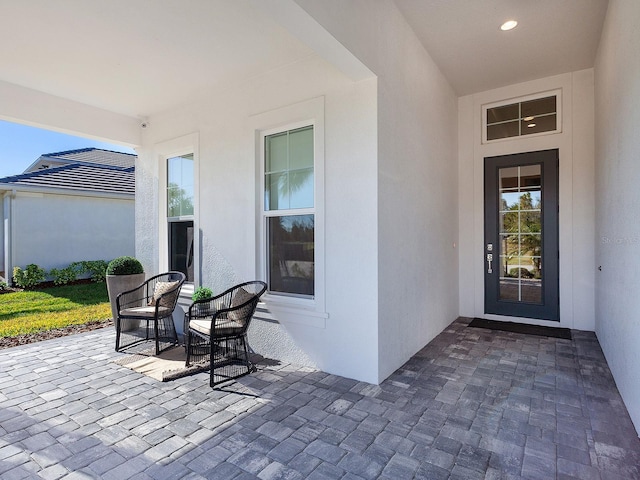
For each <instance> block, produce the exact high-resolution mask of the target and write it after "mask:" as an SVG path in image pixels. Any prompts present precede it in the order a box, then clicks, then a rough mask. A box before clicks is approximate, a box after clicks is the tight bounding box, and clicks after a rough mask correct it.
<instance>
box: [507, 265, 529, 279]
mask: <svg viewBox="0 0 640 480" xmlns="http://www.w3.org/2000/svg"><path fill="white" fill-rule="evenodd" d="M509 276H510V277H514V278H533V273H531V272H530V271H529V270H527V269H526V268H523V267H519V268H517V267H516V268H512V269H510V270H509Z"/></svg>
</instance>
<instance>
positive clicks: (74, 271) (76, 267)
mask: <svg viewBox="0 0 640 480" xmlns="http://www.w3.org/2000/svg"><path fill="white" fill-rule="evenodd" d="M80 273H82V265H81V264H80V263H79V262H74V263H72V264H71V265H69V266H68V267H65V268H60V269H58V268H52V269H51V271H50V272H49V276H50V277H53V283H54V284H56V285H66V284H67V283H69V282H74V281H75V280H76V279H77V278H78V275H79V274H80Z"/></svg>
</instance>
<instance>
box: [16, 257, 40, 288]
mask: <svg viewBox="0 0 640 480" xmlns="http://www.w3.org/2000/svg"><path fill="white" fill-rule="evenodd" d="M45 278H46V274H45V272H44V269H43V268H40V267H39V266H38V265H36V264H35V263H30V264H29V265H27V269H26V270H23V269H22V268H20V267H14V268H13V280H14V282H15V283H16V285H18V286H19V287H21V288H31V287H34V286H36V285H37V284H38V283H40V282H44V279H45Z"/></svg>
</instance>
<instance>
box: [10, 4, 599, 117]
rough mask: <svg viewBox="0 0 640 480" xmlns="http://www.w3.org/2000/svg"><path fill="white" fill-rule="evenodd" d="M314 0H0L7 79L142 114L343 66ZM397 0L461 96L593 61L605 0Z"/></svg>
mask: <svg viewBox="0 0 640 480" xmlns="http://www.w3.org/2000/svg"><path fill="white" fill-rule="evenodd" d="M314 1H320V0H298V1H297V2H296V1H293V0H234V1H229V0H181V1H179V2H178V1H173V2H172V1H157V0H109V1H108V2H107V1H103V0H57V1H55V2H51V1H49V0H20V1H15V0H0V41H1V42H2V44H3V45H5V48H3V49H1V50H0V81H2V82H5V85H6V84H10V85H18V86H21V87H26V88H28V89H30V90H35V91H39V92H44V93H46V94H50V95H53V96H55V97H61V98H63V99H67V100H71V101H74V102H78V103H79V104H85V105H89V106H93V107H98V108H101V109H105V110H108V111H111V112H114V113H117V114H120V115H125V116H127V117H129V118H131V117H134V118H143V117H148V116H150V115H153V114H156V113H159V112H162V111H166V110H168V109H171V108H173V107H176V106H178V105H182V104H188V103H189V102H192V101H195V99H196V98H198V97H199V96H200V95H202V94H203V93H204V94H206V92H207V91H210V90H212V89H220V88H226V87H228V86H229V85H232V84H234V83H237V82H238V81H243V80H245V79H248V78H251V77H253V76H256V75H260V74H261V73H262V72H265V71H269V70H272V69H277V68H281V67H283V66H285V65H289V64H291V63H294V62H297V61H300V60H303V59H305V58H307V57H309V56H310V55H313V54H316V53H320V55H323V56H324V57H325V58H327V59H328V60H329V61H333V62H334V64H336V65H337V66H338V67H339V68H341V67H344V63H343V65H340V61H342V60H344V53H342V54H338V55H337V56H333V58H332V56H331V54H328V52H329V50H331V49H333V52H334V53H335V51H336V50H337V48H336V47H339V48H342V47H340V45H339V43H338V42H337V41H336V40H335V39H333V38H332V37H331V36H330V35H329V34H328V33H326V32H325V36H324V37H322V36H321V35H320V36H319V35H318V31H319V30H321V29H320V27H319V26H318V25H315V27H316V29H315V31H313V32H311V33H310V31H312V30H314V28H312V27H314V25H313V24H314V22H313V19H312V18H311V17H308V16H307V17H308V18H306V19H305V18H304V15H305V14H304V13H302V14H301V12H303V10H302V9H301V8H300V6H299V5H301V6H302V7H303V8H304V7H307V10H309V11H312V10H313V9H312V8H309V6H310V5H312V4H313V2H314ZM322 1H325V0H322ZM395 1H396V3H397V5H398V6H399V8H400V10H401V11H402V12H403V14H404V15H405V16H406V18H407V20H408V22H409V23H410V24H411V25H412V27H413V28H414V30H415V31H416V32H417V35H418V37H419V38H420V39H421V41H422V42H423V44H424V45H425V47H426V49H427V50H428V51H429V53H430V54H431V56H432V57H433V58H434V60H435V61H436V63H438V65H439V66H440V68H441V69H442V71H443V73H444V74H445V76H446V77H447V78H448V79H449V81H450V83H451V84H452V86H453V87H454V89H455V90H456V92H457V93H458V94H460V95H464V94H468V93H473V92H478V91H483V90H486V89H490V88H496V87H499V86H503V85H507V84H511V83H515V82H520V81H526V80H531V79H534V78H540V77H544V76H548V75H553V74H558V73H564V72H568V71H572V70H578V69H582V68H588V67H591V66H593V61H594V57H595V53H596V49H597V44H598V40H599V37H600V31H601V28H602V22H603V19H604V16H605V13H606V7H607V0H563V1H562V2H558V1H557V0H536V1H534V2H524V1H513V0H481V1H476V0H446V1H435V0H429V1H426V0H395ZM335 3H336V5H339V2H335ZM298 4H299V5H298ZM508 18H516V19H518V20H519V21H520V25H519V26H518V27H517V29H516V30H514V31H512V32H508V33H507V34H504V33H503V32H500V31H499V28H498V27H499V25H500V24H501V23H502V22H503V21H504V20H506V19H508ZM274 20H276V21H274ZM278 22H279V23H278ZM353 22H357V19H354V20H353ZM330 33H331V32H330ZM331 41H333V42H334V44H333V45H331V46H330V48H327V47H326V45H328V44H331V43H332V42H331ZM6 46H10V48H7V47H6ZM323 48H324V51H321V50H323ZM343 50H345V49H343ZM345 51H346V50H345ZM340 55H343V57H342V58H341V57H340ZM358 68H359V67H358ZM342 69H343V71H346V70H348V69H345V68H342ZM347 73H348V72H347ZM357 76H358V75H357V74H356V75H353V77H354V78H356V79H357ZM2 115H3V112H2V111H0V116H2Z"/></svg>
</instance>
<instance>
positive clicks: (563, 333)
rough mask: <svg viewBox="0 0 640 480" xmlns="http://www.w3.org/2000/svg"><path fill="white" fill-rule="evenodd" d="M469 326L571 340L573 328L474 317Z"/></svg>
mask: <svg viewBox="0 0 640 480" xmlns="http://www.w3.org/2000/svg"><path fill="white" fill-rule="evenodd" d="M469 327H475V328H487V329H489V330H500V331H502V332H513V333H524V334H526V335H539V336H542V337H553V338H564V339H566V340H571V330H570V329H568V328H559V327H545V326H541V325H528V324H526V323H515V322H499V321H497V320H485V319H484V318H477V317H476V318H474V319H473V320H471V323H470V324H469Z"/></svg>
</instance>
